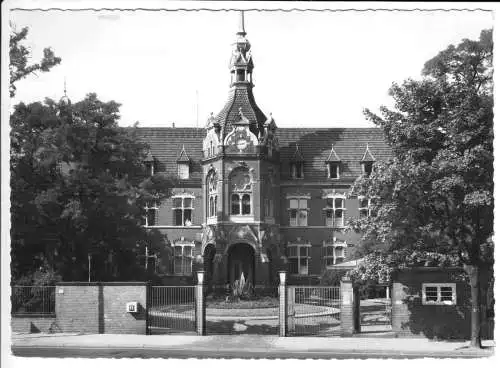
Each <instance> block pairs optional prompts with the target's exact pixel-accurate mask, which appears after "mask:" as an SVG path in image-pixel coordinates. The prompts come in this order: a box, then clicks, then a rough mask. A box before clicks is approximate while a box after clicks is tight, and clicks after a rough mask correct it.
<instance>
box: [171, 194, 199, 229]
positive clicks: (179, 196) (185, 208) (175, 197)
mask: <svg viewBox="0 0 500 368" xmlns="http://www.w3.org/2000/svg"><path fill="white" fill-rule="evenodd" d="M179 198H180V199H181V207H175V200H176V199H179ZM187 198H189V199H191V207H186V206H185V203H184V200H185V199H187ZM194 199H195V197H194V195H191V194H175V195H173V196H172V211H173V215H174V222H175V220H176V211H177V210H181V213H182V225H177V224H174V226H185V227H189V226H193V215H194ZM185 210H191V220H190V224H188V225H186V217H185V214H184V211H185Z"/></svg>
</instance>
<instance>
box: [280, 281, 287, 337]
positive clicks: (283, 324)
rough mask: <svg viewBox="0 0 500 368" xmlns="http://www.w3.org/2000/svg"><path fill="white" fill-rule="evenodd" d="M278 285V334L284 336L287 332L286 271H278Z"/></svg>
mask: <svg viewBox="0 0 500 368" xmlns="http://www.w3.org/2000/svg"><path fill="white" fill-rule="evenodd" d="M279 275H280V286H279V289H278V290H279V296H280V307H279V326H280V336H281V337H285V336H286V333H287V314H288V305H287V304H288V298H287V290H286V271H280V272H279Z"/></svg>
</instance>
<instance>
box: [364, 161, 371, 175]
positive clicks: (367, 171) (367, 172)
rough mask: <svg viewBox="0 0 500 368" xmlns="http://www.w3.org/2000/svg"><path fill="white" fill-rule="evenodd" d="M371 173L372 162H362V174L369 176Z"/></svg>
mask: <svg viewBox="0 0 500 368" xmlns="http://www.w3.org/2000/svg"><path fill="white" fill-rule="evenodd" d="M372 171H373V162H363V173H364V174H365V175H366V176H370V175H371V173H372Z"/></svg>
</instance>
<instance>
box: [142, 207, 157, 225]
mask: <svg viewBox="0 0 500 368" xmlns="http://www.w3.org/2000/svg"><path fill="white" fill-rule="evenodd" d="M144 210H145V212H146V214H145V222H146V223H145V226H155V225H158V223H157V222H158V204H157V203H156V202H155V203H147V204H146V207H145V208H144Z"/></svg>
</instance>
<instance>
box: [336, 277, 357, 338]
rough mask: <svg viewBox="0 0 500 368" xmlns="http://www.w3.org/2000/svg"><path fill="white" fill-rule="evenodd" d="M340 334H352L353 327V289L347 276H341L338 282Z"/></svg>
mask: <svg viewBox="0 0 500 368" xmlns="http://www.w3.org/2000/svg"><path fill="white" fill-rule="evenodd" d="M340 297H341V303H342V304H341V306H340V334H341V335H342V336H352V335H353V333H354V331H355V329H354V310H353V309H354V308H353V307H354V305H353V304H354V303H353V302H354V298H353V297H354V290H353V288H352V281H351V279H350V278H348V277H344V278H342V281H341V282H340Z"/></svg>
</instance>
